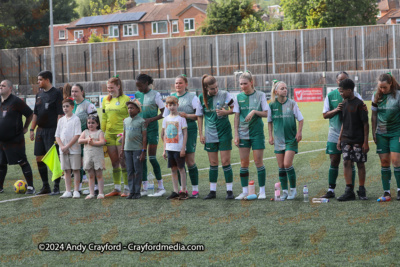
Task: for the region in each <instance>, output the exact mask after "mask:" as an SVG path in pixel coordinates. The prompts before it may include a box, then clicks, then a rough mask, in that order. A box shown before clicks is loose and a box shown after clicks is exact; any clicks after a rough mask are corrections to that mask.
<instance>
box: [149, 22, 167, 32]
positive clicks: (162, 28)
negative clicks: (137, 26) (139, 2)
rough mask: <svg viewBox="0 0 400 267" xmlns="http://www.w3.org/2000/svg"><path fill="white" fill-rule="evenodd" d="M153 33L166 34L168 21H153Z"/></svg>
mask: <svg viewBox="0 0 400 267" xmlns="http://www.w3.org/2000/svg"><path fill="white" fill-rule="evenodd" d="M152 28H153V34H165V33H168V27H167V22H166V21H157V22H153V23H152Z"/></svg>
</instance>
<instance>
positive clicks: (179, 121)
mask: <svg viewBox="0 0 400 267" xmlns="http://www.w3.org/2000/svg"><path fill="white" fill-rule="evenodd" d="M162 127H163V129H165V130H164V131H165V135H164V142H165V144H166V145H165V150H168V151H181V150H182V147H183V132H182V129H185V128H187V123H186V119H185V118H183V117H181V116H179V115H177V116H171V115H168V116H167V117H165V118H164V120H163V123H162ZM185 146H186V144H185Z"/></svg>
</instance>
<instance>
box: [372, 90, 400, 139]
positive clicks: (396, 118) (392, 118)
mask: <svg viewBox="0 0 400 267" xmlns="http://www.w3.org/2000/svg"><path fill="white" fill-rule="evenodd" d="M374 98H375V94H374V95H373V96H372V101H374ZM377 104H378V107H377V108H376V107H372V110H373V111H378V118H377V127H376V133H377V134H381V135H383V136H387V137H396V136H400V92H399V91H396V96H395V97H393V95H392V94H386V95H385V94H384V95H383V96H382V99H381V100H380V101H379V102H378V103H377Z"/></svg>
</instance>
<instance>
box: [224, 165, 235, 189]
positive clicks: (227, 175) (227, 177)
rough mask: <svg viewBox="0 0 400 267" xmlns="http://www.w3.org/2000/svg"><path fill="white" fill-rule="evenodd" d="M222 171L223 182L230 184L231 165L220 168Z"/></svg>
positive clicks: (231, 180)
mask: <svg viewBox="0 0 400 267" xmlns="http://www.w3.org/2000/svg"><path fill="white" fill-rule="evenodd" d="M222 169H223V170H224V176H225V182H226V183H227V184H229V183H232V182H233V172H232V167H231V165H230V164H229V165H227V166H222Z"/></svg>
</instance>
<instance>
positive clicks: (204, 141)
mask: <svg viewBox="0 0 400 267" xmlns="http://www.w3.org/2000/svg"><path fill="white" fill-rule="evenodd" d="M200 143H202V144H203V145H204V144H205V143H206V138H205V137H204V136H203V135H200Z"/></svg>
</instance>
